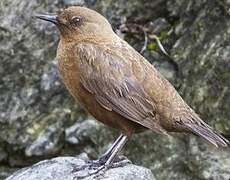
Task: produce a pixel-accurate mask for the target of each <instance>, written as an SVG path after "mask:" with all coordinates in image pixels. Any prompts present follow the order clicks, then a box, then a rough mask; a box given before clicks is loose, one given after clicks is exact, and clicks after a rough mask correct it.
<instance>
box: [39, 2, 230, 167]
mask: <svg viewBox="0 0 230 180" xmlns="http://www.w3.org/2000/svg"><path fill="white" fill-rule="evenodd" d="M37 17H38V18H40V19H43V20H46V21H50V22H52V23H54V24H55V25H56V26H57V27H58V29H59V31H60V36H61V38H60V42H59V45H58V50H57V59H58V68H59V71H60V75H61V78H62V80H63V82H64V84H65V85H66V87H67V89H68V90H69V92H70V93H71V95H72V96H73V97H74V98H75V99H76V101H78V102H79V103H80V104H81V105H82V106H83V107H84V108H85V109H86V110H87V111H88V112H89V113H90V114H92V115H93V116H94V117H95V118H96V119H97V120H99V121H101V122H103V123H104V124H107V125H108V126H111V127H114V128H117V129H119V130H120V131H121V132H122V134H121V135H120V136H119V138H118V139H117V140H116V142H115V143H114V144H113V146H112V147H111V148H110V149H109V150H108V151H107V152H106V153H105V154H104V155H103V156H102V157H101V158H99V159H98V160H96V161H91V164H90V166H91V167H92V166H93V167H98V168H100V167H102V166H103V167H105V166H108V165H111V164H112V162H113V160H114V158H115V156H116V154H117V153H118V152H119V151H120V150H121V149H122V147H123V145H124V144H125V142H126V141H127V138H128V137H130V136H131V135H132V134H133V133H138V132H142V131H144V130H147V129H150V130H152V131H154V132H157V133H160V134H165V135H168V132H188V133H192V134H196V135H198V136H200V137H202V138H204V139H205V140H207V141H208V142H210V143H211V144H213V145H215V146H217V147H218V146H228V144H229V142H228V140H226V139H225V138H224V137H223V136H221V135H220V134H218V133H216V132H214V131H213V130H212V129H211V128H210V126H208V125H207V124H206V123H205V122H204V121H202V120H201V118H200V117H199V116H198V115H197V114H196V113H195V112H194V111H193V110H192V109H191V108H190V107H189V106H188V105H187V104H186V103H185V102H184V100H183V99H182V98H181V96H180V95H179V94H178V92H177V91H176V90H175V89H174V87H173V86H172V85H171V84H170V83H169V82H168V81H167V80H166V79H165V78H164V77H163V76H162V75H161V74H160V73H159V72H158V71H157V70H156V69H155V68H154V67H153V65H152V64H150V63H149V62H148V61H147V60H146V59H145V58H144V57H143V56H142V55H140V54H139V53H138V52H137V51H136V50H134V49H133V48H132V47H131V46H130V45H129V44H128V43H127V42H126V41H124V40H122V39H121V38H120V37H118V36H117V35H116V34H115V33H114V32H113V30H112V28H111V25H110V23H109V22H108V21H107V20H106V18H105V17H103V16H102V15H100V14H99V13H97V12H95V11H93V10H91V9H88V8H85V7H78V6H75V7H69V8H67V9H65V10H63V11H62V12H61V13H60V14H58V15H37Z"/></svg>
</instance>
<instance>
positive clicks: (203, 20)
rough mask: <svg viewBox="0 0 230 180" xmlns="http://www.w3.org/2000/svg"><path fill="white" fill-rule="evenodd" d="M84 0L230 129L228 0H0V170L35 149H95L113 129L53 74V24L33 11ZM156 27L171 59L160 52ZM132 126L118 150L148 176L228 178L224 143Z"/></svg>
mask: <svg viewBox="0 0 230 180" xmlns="http://www.w3.org/2000/svg"><path fill="white" fill-rule="evenodd" d="M69 5H86V6H87V7H90V8H93V9H95V10H97V11H99V12H100V13H102V14H103V15H105V16H106V17H107V18H108V19H109V21H110V22H111V23H112V25H113V28H114V30H115V31H116V32H117V33H118V34H119V35H120V36H121V37H123V38H124V39H126V40H127V41H128V42H129V43H130V44H131V45H132V46H134V47H135V48H136V50H138V51H139V52H142V54H143V55H144V56H145V57H146V58H147V59H148V60H149V61H150V62H151V63H152V64H154V65H155V66H156V67H157V68H158V69H159V70H160V71H161V72H162V73H163V74H164V75H165V76H166V77H167V78H168V79H169V80H170V82H172V83H173V84H174V86H175V87H176V89H177V90H178V91H179V92H180V94H181V95H182V97H183V98H184V99H185V100H186V102H187V103H188V104H189V105H191V107H193V108H194V109H195V110H196V111H197V112H198V113H199V114H200V115H201V117H202V119H204V120H205V121H206V122H208V123H209V124H210V125H211V126H213V127H214V128H215V129H217V130H218V131H221V132H223V133H224V134H225V135H227V136H230V111H229V110H230V16H229V15H230V3H229V1H227V0H226V1H225V0H209V1H208V0H199V1H196V0H173V1H166V0H155V1H152V0H117V1H113V0H54V1H53V0H45V1H43V0H33V1H31V0H21V1H18V0H1V1H0V77H1V78H0V179H3V178H4V177H7V176H8V175H10V174H11V173H12V172H14V171H15V170H16V169H19V168H22V167H24V166H28V165H31V164H33V163H35V162H38V161H40V160H42V159H47V158H51V157H54V156H61V155H77V154H80V153H82V152H86V153H87V154H88V155H89V156H90V157H91V158H96V157H97V156H98V155H99V154H101V153H102V152H104V151H105V149H107V147H108V146H109V145H110V144H111V143H112V142H113V140H114V139H115V138H116V136H117V135H118V132H117V131H116V130H113V129H110V128H108V127H105V126H104V125H102V124H101V123H99V122H96V121H94V120H93V118H92V117H90V116H89V115H87V114H86V113H85V112H84V110H83V109H82V108H80V107H79V106H78V105H77V104H76V103H75V102H74V100H73V98H72V97H70V95H69V94H68V92H67V91H66V90H65V88H64V86H63V84H62V82H61V81H60V79H59V78H58V72H57V68H56V60H55V54H56V48H57V43H58V32H57V30H56V28H55V27H54V26H53V25H51V24H48V23H45V22H42V21H39V20H36V19H34V18H33V17H32V16H33V15H34V14H35V13H38V12H40V13H41V12H56V11H57V10H58V9H60V8H64V7H66V6H69ZM153 34H156V35H158V36H159V37H160V39H161V41H162V44H163V45H164V46H165V49H166V50H167V51H168V52H169V54H170V56H171V57H172V58H173V60H171V59H168V58H167V57H164V56H162V54H161V53H160V51H159V49H158V48H157V46H156V42H155V41H154V40H153ZM174 137H176V138H173V137H171V138H168V137H163V136H160V135H157V134H155V133H153V132H145V133H143V134H139V135H135V136H133V138H132V139H131V140H130V141H129V142H128V143H127V145H126V147H125V149H124V154H125V155H126V156H127V157H129V158H130V159H131V160H132V161H133V163H134V164H137V165H142V166H145V167H148V168H150V169H151V170H152V172H153V174H154V175H155V177H156V179H157V180H158V179H159V180H161V179H185V180H190V179H193V180H194V179H198V180H201V179H214V180H217V179H218V180H219V179H220V180H221V179H225V180H226V179H229V178H230V150H229V149H225V150H224V149H216V148H215V147H213V146H211V145H209V144H206V143H204V142H203V141H202V140H200V139H198V138H196V137H194V136H190V135H187V134H175V135H174Z"/></svg>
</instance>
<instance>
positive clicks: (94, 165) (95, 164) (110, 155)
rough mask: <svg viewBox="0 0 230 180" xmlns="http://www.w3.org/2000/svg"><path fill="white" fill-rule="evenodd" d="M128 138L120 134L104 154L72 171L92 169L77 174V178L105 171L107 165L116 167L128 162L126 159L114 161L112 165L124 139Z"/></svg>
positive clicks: (123, 143) (124, 141)
mask: <svg viewBox="0 0 230 180" xmlns="http://www.w3.org/2000/svg"><path fill="white" fill-rule="evenodd" d="M127 140H128V136H126V135H123V134H122V135H120V136H119V137H118V139H117V140H116V141H115V142H114V143H113V145H112V146H111V148H109V149H108V150H107V151H106V153H105V154H103V155H102V156H101V158H99V159H98V160H94V161H89V162H88V163H89V164H87V165H86V166H87V167H84V168H80V169H78V168H77V169H75V170H74V171H75V172H76V170H77V171H80V170H83V169H86V168H87V169H88V170H92V171H91V172H90V171H88V173H87V174H86V175H80V176H78V178H83V177H87V176H91V175H95V174H98V172H99V171H105V170H106V169H107V168H109V167H117V166H121V165H124V164H126V163H128V162H129V161H128V160H126V161H124V162H121V163H119V162H116V163H114V166H113V161H114V159H115V158H116V155H117V154H118V152H119V151H121V149H122V147H123V146H124V145H125V143H126V141H127Z"/></svg>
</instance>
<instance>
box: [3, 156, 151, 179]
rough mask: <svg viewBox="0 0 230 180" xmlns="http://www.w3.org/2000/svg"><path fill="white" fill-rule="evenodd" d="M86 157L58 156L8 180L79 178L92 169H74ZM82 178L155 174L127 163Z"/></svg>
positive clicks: (81, 163) (149, 176)
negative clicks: (102, 172)
mask: <svg viewBox="0 0 230 180" xmlns="http://www.w3.org/2000/svg"><path fill="white" fill-rule="evenodd" d="M84 165H85V161H84V159H80V158H74V157H58V158H54V159H50V160H44V161H41V162H39V163H37V164H35V165H33V166H31V167H27V168H24V169H21V170H19V171H17V172H15V173H14V174H13V175H11V176H10V177H8V178H6V180H27V179H31V180H32V179H33V180H52V179H55V180H62V179H66V180H67V179H68V180H70V179H77V178H76V175H78V176H85V175H87V174H88V173H89V172H91V171H90V170H87V169H86V170H81V171H77V172H76V171H75V172H73V171H74V169H75V168H76V167H77V168H80V167H83V166H84ZM81 179H88V180H90V179H101V180H102V179H104V180H134V179H140V180H154V179H155V178H154V176H153V174H152V173H151V171H150V170H149V169H147V168H144V167H140V166H136V165H132V164H127V165H125V166H124V167H117V168H111V169H108V170H106V171H105V173H104V174H100V173H98V174H95V175H94V176H89V177H86V178H81Z"/></svg>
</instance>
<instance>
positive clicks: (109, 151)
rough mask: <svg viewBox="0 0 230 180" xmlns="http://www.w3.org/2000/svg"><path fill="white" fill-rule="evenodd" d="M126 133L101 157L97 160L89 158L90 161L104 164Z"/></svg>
mask: <svg viewBox="0 0 230 180" xmlns="http://www.w3.org/2000/svg"><path fill="white" fill-rule="evenodd" d="M123 136H124V135H123V134H121V135H120V136H119V137H118V138H117V139H116V141H115V142H114V143H113V144H112V146H111V147H110V148H109V149H108V150H107V151H106V152H105V153H104V154H103V155H101V157H99V158H98V159H97V160H89V161H88V162H89V163H90V162H92V164H98V165H99V166H100V165H103V164H105V162H106V160H107V159H108V158H109V156H110V155H111V154H112V152H113V150H114V148H115V147H116V146H117V144H118V142H119V141H120V140H121V138H122V137H123Z"/></svg>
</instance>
